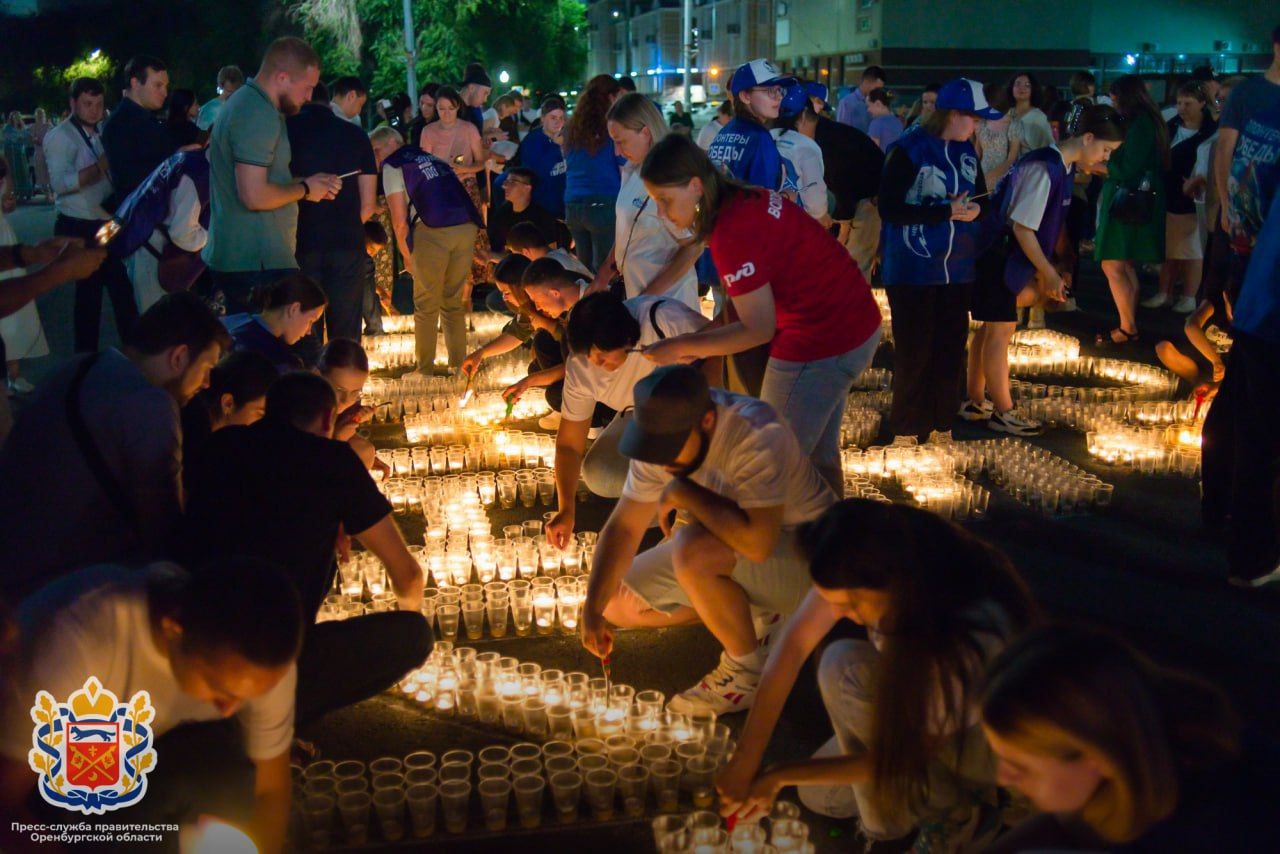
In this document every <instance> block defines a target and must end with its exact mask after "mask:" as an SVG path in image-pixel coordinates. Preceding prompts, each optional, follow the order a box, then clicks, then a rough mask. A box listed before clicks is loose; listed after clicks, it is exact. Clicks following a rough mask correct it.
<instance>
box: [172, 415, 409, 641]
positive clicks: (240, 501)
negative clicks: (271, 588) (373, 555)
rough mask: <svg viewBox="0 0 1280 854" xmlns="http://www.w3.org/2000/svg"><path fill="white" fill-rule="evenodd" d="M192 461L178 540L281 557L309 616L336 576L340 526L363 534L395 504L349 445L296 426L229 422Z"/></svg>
mask: <svg viewBox="0 0 1280 854" xmlns="http://www.w3.org/2000/svg"><path fill="white" fill-rule="evenodd" d="M186 465H187V467H188V468H189V472H188V475H187V479H186V480H187V484H188V494H187V502H186V504H187V513H186V519H185V520H184V524H183V526H182V527H183V530H184V532H185V533H184V535H183V537H182V542H181V543H180V546H179V548H180V549H181V550H182V551H184V552H186V554H187V557H188V560H190V561H191V562H192V563H193V564H199V563H202V562H204V561H206V560H208V559H209V558H211V557H215V556H218V555H233V554H241V555H251V556H254V557H259V558H263V559H266V560H270V561H273V562H275V563H277V564H279V565H280V566H282V567H283V568H284V569H285V571H286V572H288V574H289V577H290V578H292V579H293V581H294V583H295V584H296V585H297V587H298V592H299V593H300V594H301V596H302V604H303V608H304V611H305V613H306V615H307V616H308V618H310V617H313V616H314V615H315V614H316V612H317V611H319V609H320V603H321V602H323V601H324V596H325V594H326V593H328V591H329V586H330V585H331V584H332V583H333V573H334V571H335V568H336V567H335V563H334V543H335V541H336V538H337V535H338V526H339V525H342V527H343V529H344V530H345V531H346V533H348V534H351V535H353V536H354V535H356V534H359V533H360V532H362V531H366V530H368V529H369V528H370V527H371V526H373V525H374V524H375V523H376V522H378V521H380V520H381V519H382V518H383V517H385V516H386V515H387V514H388V513H390V512H391V505H390V504H388V503H387V499H386V498H384V497H383V496H382V494H381V493H380V492H378V487H377V486H376V485H375V484H374V482H373V478H371V477H370V476H369V472H368V471H366V470H365V467H364V465H363V464H362V463H361V462H360V458H359V457H357V456H356V454H355V451H353V450H351V446H350V445H348V444H347V443H346V442H338V441H335V440H333V439H323V438H321V437H319V436H315V435H312V434H311V433H306V432H303V431H302V430H298V429H297V428H295V427H293V426H292V425H289V424H279V423H275V422H273V421H270V420H266V419H264V420H262V421H259V422H258V423H257V424H254V425H253V426H251V427H224V428H223V429H221V430H219V431H217V432H216V433H214V434H213V435H212V436H210V437H209V440H208V442H206V443H205V446H204V449H203V450H202V451H201V452H200V453H199V454H198V455H197V456H196V457H195V458H194V459H190V460H188V461H187V463H186Z"/></svg>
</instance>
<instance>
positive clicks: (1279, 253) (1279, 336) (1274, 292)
mask: <svg viewBox="0 0 1280 854" xmlns="http://www.w3.org/2000/svg"><path fill="white" fill-rule="evenodd" d="M1277 271H1280V193H1274V194H1273V195H1272V199H1271V208H1270V210H1269V211H1268V213H1267V218H1266V219H1265V220H1264V221H1263V223H1262V230H1261V231H1260V232H1259V233H1258V242H1257V243H1256V244H1254V247H1253V253H1252V254H1251V255H1250V256H1249V267H1248V270H1247V271H1246V272H1245V277H1244V285H1243V286H1242V287H1241V288H1240V296H1239V297H1238V298H1237V299H1236V304H1235V312H1234V314H1233V315H1232V321H1231V325H1232V327H1233V328H1235V329H1239V330H1240V331H1242V332H1247V333H1249V334H1250V335H1253V336H1255V337H1258V338H1261V339H1263V340H1265V341H1270V342H1272V343H1275V344H1280V274H1278V273H1277Z"/></svg>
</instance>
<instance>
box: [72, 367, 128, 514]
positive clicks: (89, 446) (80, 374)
mask: <svg viewBox="0 0 1280 854" xmlns="http://www.w3.org/2000/svg"><path fill="white" fill-rule="evenodd" d="M101 355H102V353H101V352H98V353H94V354H93V355H91V356H88V357H87V358H85V359H84V361H82V362H81V363H80V365H79V366H78V367H77V368H76V373H75V376H74V377H73V378H72V380H71V385H70V387H69V388H68V389H67V400H66V410H67V423H69V424H70V425H71V435H72V437H73V438H74V439H75V442H76V445H77V447H79V449H80V454H81V455H82V456H83V457H84V461H85V464H86V465H88V466H89V471H90V473H91V474H92V475H93V479H94V480H96V481H97V482H98V486H99V487H101V489H102V491H103V492H104V493H106V496H107V498H108V499H109V500H110V501H111V503H112V504H113V505H114V506H115V507H116V509H117V510H119V511H120V515H122V516H123V517H124V520H125V522H126V523H127V524H128V525H129V527H130V528H131V529H132V530H133V532H134V534H136V535H138V536H139V537H141V535H142V521H141V517H140V516H139V515H138V508H137V505H135V504H134V503H133V497H132V496H131V495H129V493H128V492H127V491H125V488H124V487H123V486H122V485H121V484H120V481H119V480H118V479H117V478H116V476H115V475H114V474H113V473H112V472H111V469H110V468H109V467H108V466H107V461H106V460H105V459H103V456H102V451H100V450H99V449H98V445H97V443H95V442H94V441H93V435H92V434H91V433H90V432H89V426H88V425H87V424H86V423H85V420H84V413H83V412H81V410H80V391H81V389H82V387H83V386H84V380H85V377H87V376H88V375H89V371H91V370H93V366H94V365H96V364H97V362H98V358H99V357H100V356H101Z"/></svg>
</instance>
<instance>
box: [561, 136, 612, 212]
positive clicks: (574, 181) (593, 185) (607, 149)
mask: <svg viewBox="0 0 1280 854" xmlns="http://www.w3.org/2000/svg"><path fill="white" fill-rule="evenodd" d="M564 162H565V167H566V169H565V187H564V200H565V201H566V202H578V201H582V200H584V199H594V198H607V199H609V200H610V201H612V200H613V199H616V198H617V197H618V191H619V190H621V189H622V170H621V163H622V158H620V157H618V155H617V154H616V153H615V152H614V150H613V142H612V141H609V142H606V143H604V144H603V145H601V146H600V147H599V148H598V149H596V153H595V154H592V153H590V152H589V151H587V150H586V149H585V148H570V149H569V150H568V151H566V152H565V153H564Z"/></svg>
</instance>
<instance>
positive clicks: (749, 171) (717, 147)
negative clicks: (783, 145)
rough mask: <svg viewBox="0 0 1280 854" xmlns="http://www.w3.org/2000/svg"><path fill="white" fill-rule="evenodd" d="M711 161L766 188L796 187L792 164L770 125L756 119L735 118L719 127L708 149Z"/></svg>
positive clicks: (734, 174) (731, 173) (788, 188)
mask: <svg viewBox="0 0 1280 854" xmlns="http://www.w3.org/2000/svg"><path fill="white" fill-rule="evenodd" d="M707 156H708V157H710V158H711V162H712V163H714V164H715V165H716V166H718V167H719V168H721V169H724V170H727V171H728V173H729V174H730V175H732V176H733V177H735V178H737V179H738V180H739V181H745V182H746V183H748V184H752V185H754V186H756V187H764V188H765V189H766V190H784V191H785V190H795V189H797V188H798V187H799V182H798V181H797V180H795V178H794V177H793V176H794V174H795V167H794V166H792V165H791V162H790V161H789V160H787V159H786V158H784V157H783V156H782V155H781V154H779V153H778V143H777V141H775V140H774V138H773V135H772V134H770V133H769V129H768V128H766V127H765V126H764V125H762V124H759V123H757V122H752V121H747V120H746V119H739V118H734V119H730V120H729V123H728V124H727V125H725V126H724V127H722V128H721V129H720V132H719V133H717V134H716V136H715V139H713V140H712V141H711V147H710V148H708V149H707Z"/></svg>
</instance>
